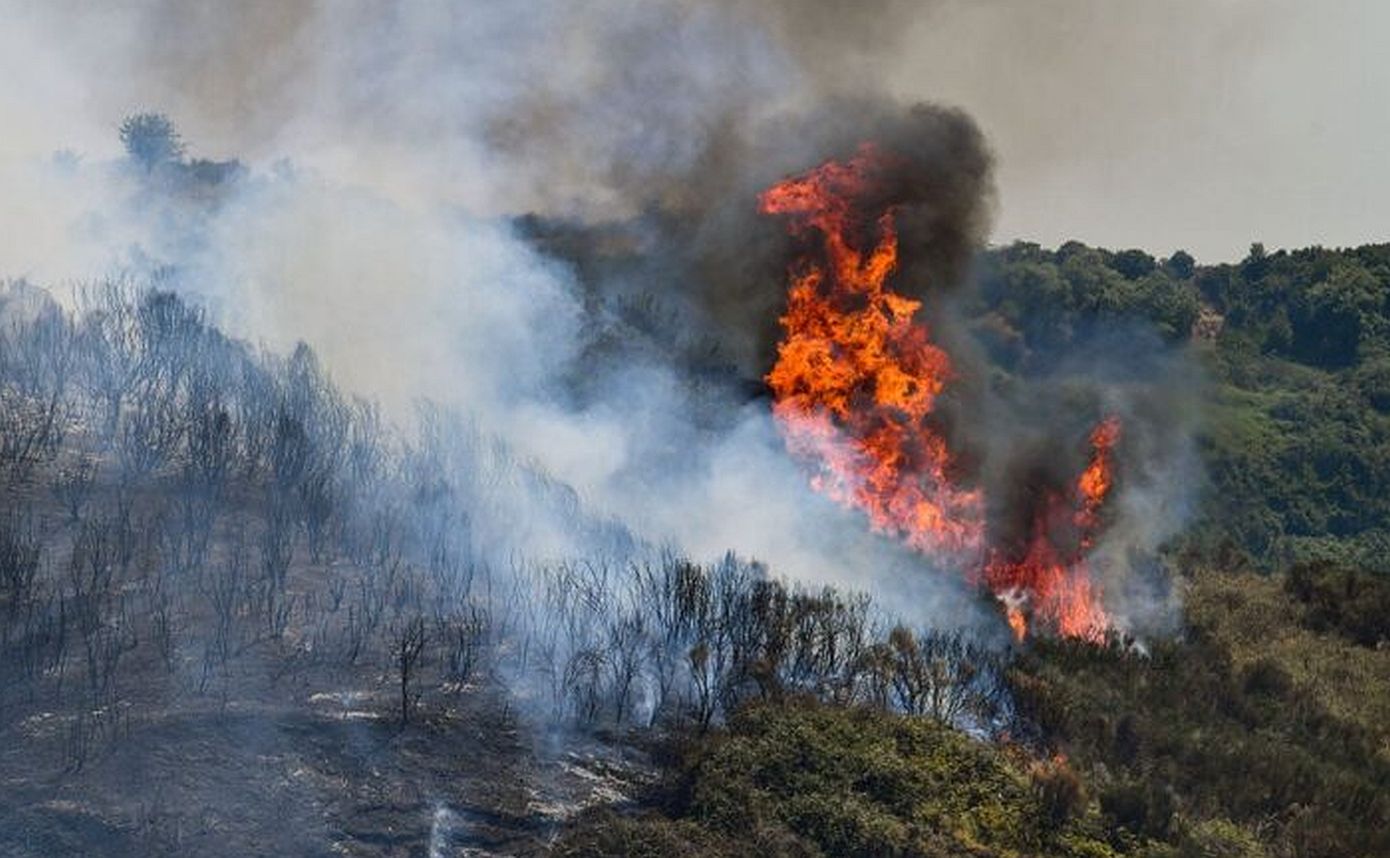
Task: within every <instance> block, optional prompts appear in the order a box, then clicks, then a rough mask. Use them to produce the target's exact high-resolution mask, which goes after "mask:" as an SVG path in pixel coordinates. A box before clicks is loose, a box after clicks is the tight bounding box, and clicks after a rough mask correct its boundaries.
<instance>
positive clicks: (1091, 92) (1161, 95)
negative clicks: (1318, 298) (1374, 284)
mask: <svg viewBox="0 0 1390 858" xmlns="http://www.w3.org/2000/svg"><path fill="white" fill-rule="evenodd" d="M906 40H907V41H908V42H909V47H908V49H907V50H905V51H904V52H903V54H904V57H905V59H904V60H903V63H902V66H901V68H899V69H896V70H894V72H893V78H892V86H893V87H894V89H895V90H896V91H898V92H900V93H903V94H906V95H923V96H926V97H935V98H938V99H941V100H943V101H947V102H952V103H956V104H959V105H961V106H963V107H965V108H966V109H968V110H969V111H970V112H971V113H973V114H974V115H975V117H976V119H977V120H978V121H979V122H980V124H981V125H982V126H983V128H984V129H985V131H986V133H987V134H988V136H989V137H990V139H991V141H992V142H993V145H994V147H995V150H996V153H997V155H998V168H999V172H998V185H999V216H998V220H997V223H996V228H995V233H994V240H995V241H1008V240H1011V239H1013V238H1027V239H1031V240H1037V241H1040V242H1042V243H1044V244H1056V243H1058V242H1060V241H1063V240H1066V239H1068V238H1079V239H1082V240H1084V241H1086V242H1088V243H1092V244H1100V245H1107V246H1113V247H1126V246H1141V247H1144V248H1145V249H1148V250H1150V251H1153V252H1155V253H1159V254H1166V253H1167V252H1170V251H1172V250H1174V249H1176V248H1179V247H1182V248H1186V249H1187V250H1188V251H1189V252H1191V253H1193V254H1194V255H1195V256H1197V258H1198V259H1199V260H1201V261H1221V260H1228V259H1233V258H1238V257H1241V256H1243V255H1244V254H1245V252H1246V250H1247V249H1248V247H1249V245H1250V243H1251V242H1253V241H1262V242H1264V243H1265V244H1266V245H1267V246H1270V247H1274V246H1280V247H1292V246H1303V245H1309V244H1324V245H1328V246H1342V245H1351V244H1360V243H1365V242H1378V241H1390V50H1387V48H1388V47H1390V3H1385V2H1375V0H1358V2H1351V0H1331V2H1313V0H1305V2H1294V0H1149V2H1123V0H1108V2H1107V0H1018V2H999V0H975V2H968V0H959V2H947V3H945V4H943V6H942V7H941V8H940V9H938V10H937V11H936V12H935V13H933V14H929V15H923V16H920V17H919V18H918V21H917V26H916V28H915V30H914V31H913V32H912V33H911V34H910V36H908V37H907V39H906Z"/></svg>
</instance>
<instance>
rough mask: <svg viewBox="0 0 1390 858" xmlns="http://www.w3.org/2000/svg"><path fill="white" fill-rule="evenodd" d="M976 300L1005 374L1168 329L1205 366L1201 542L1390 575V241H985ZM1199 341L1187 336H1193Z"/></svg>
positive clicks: (1207, 550) (1261, 560)
mask: <svg viewBox="0 0 1390 858" xmlns="http://www.w3.org/2000/svg"><path fill="white" fill-rule="evenodd" d="M980 277H981V285H982V288H981V289H980V290H979V293H978V296H977V297H976V298H975V299H974V301H973V304H972V306H971V307H970V308H969V310H970V312H971V315H972V316H973V318H974V319H975V325H976V329H977V332H978V333H979V335H980V337H981V339H982V341H983V342H984V343H985V345H986V348H987V350H988V352H989V354H990V357H991V358H992V360H993V361H994V363H995V364H996V366H997V367H998V368H999V370H1000V371H1001V372H1004V373H1008V374H1019V375H1026V374H1028V373H1030V372H1037V371H1045V370H1046V369H1047V368H1048V365H1049V361H1050V360H1052V359H1054V358H1055V357H1056V356H1057V355H1060V354H1062V353H1064V352H1066V351H1068V350H1073V349H1075V348H1076V347H1077V346H1084V345H1085V344H1086V343H1088V342H1092V341H1096V340H1103V339H1104V337H1106V336H1107V335H1117V334H1118V335H1122V336H1127V337H1128V336H1142V335H1143V333H1142V332H1144V331H1157V332H1158V335H1159V336H1161V337H1162V338H1163V339H1164V340H1166V341H1168V342H1170V343H1172V344H1174V346H1175V347H1190V348H1192V349H1194V350H1195V351H1196V352H1197V353H1198V356H1199V357H1200V359H1201V360H1202V362H1203V363H1204V364H1205V367H1206V369H1207V370H1208V373H1207V375H1208V377H1209V379H1210V389H1209V390H1208V391H1207V393H1206V399H1207V402H1206V405H1207V408H1206V416H1207V419H1206V425H1205V428H1204V431H1203V435H1202V439H1201V440H1202V450H1203V453H1204V459H1205V466H1206V471H1207V476H1208V479H1209V480H1210V485H1209V487H1208V491H1206V492H1204V493H1203V504H1202V507H1201V510H1200V513H1199V515H1198V516H1197V520H1196V522H1195V525H1194V527H1193V528H1192V531H1191V533H1190V534H1189V544H1190V546H1191V547H1193V548H1195V549H1198V550H1199V551H1200V552H1201V553H1204V554H1206V555H1207V556H1211V554H1212V552H1214V551H1218V550H1224V549H1235V550H1236V551H1237V552H1238V553H1240V554H1243V555H1244V559H1245V560H1246V561H1247V562H1252V563H1254V564H1255V565H1257V566H1259V567H1261V568H1264V569H1267V570H1277V569H1282V568H1285V567H1287V566H1288V565H1289V564H1291V563H1293V562H1297V561H1302V560H1335V561H1341V562H1349V563H1355V564H1359V565H1363V566H1368V567H1373V568H1377V569H1379V570H1381V571H1390V550H1387V549H1390V245H1371V246H1366V247H1360V248H1355V249H1350V250H1326V249H1323V248H1308V249H1304V250H1297V251H1278V252H1275V253H1267V252H1266V251H1265V249H1264V248H1263V247H1262V246H1260V245H1255V246H1254V247H1252V248H1251V251H1250V254H1249V256H1248V257H1247V258H1246V259H1245V260H1244V261H1242V262H1240V263H1238V264H1224V265H1213V266H1197V265H1195V264H1194V263H1193V260H1192V258H1191V257H1190V256H1188V255H1187V254H1185V253H1183V252H1182V251H1178V252H1177V253H1174V254H1173V255H1172V256H1171V257H1169V258H1168V259H1166V260H1156V259H1154V258H1153V257H1151V256H1149V255H1148V254H1145V253H1143V252H1142V251H1138V250H1126V251H1122V252H1119V253H1112V252H1109V251H1105V250H1100V249H1096V248H1090V247H1086V246H1085V245H1082V244H1079V243H1077V242H1070V243H1068V244H1065V245H1063V246H1062V247H1061V248H1059V249H1057V250H1056V251H1049V250H1044V249H1042V248H1040V247H1038V246H1037V245H1034V244H1022V243H1020V244H1014V245H1012V246H1009V247H1004V248H1000V249H997V250H993V251H990V252H988V253H986V254H985V255H984V256H983V257H982V260H981V264H980ZM1189 342H1190V345H1186V344H1188V343H1189Z"/></svg>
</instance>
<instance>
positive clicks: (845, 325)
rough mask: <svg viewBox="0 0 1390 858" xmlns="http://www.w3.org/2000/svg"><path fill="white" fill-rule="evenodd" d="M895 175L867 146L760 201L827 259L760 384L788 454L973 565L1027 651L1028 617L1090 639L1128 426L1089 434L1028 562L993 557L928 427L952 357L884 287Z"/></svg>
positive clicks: (896, 525)
mask: <svg viewBox="0 0 1390 858" xmlns="http://www.w3.org/2000/svg"><path fill="white" fill-rule="evenodd" d="M891 166H892V162H891V161H890V160H889V159H888V158H887V157H885V156H884V155H882V154H881V153H880V152H879V151H878V150H877V149H875V148H874V147H872V146H870V145H867V144H866V145H864V146H862V147H860V149H859V151H858V152H857V153H856V154H855V156H854V157H853V158H851V159H849V160H848V161H846V162H843V163H841V162H836V161H830V162H827V163H826V164H823V165H822V166H820V167H818V168H816V169H814V170H811V171H809V172H807V173H804V174H802V175H800V176H795V177H792V178H790V179H787V180H785V181H782V182H779V183H778V184H776V185H774V186H773V187H771V188H769V189H768V190H767V191H765V192H763V194H762V195H761V196H760V198H759V203H760V207H761V210H762V211H763V212H764V213H767V214H780V215H786V216H787V217H788V218H789V220H790V226H791V229H792V232H793V234H795V235H814V236H817V237H818V238H819V239H820V243H821V245H822V250H823V252H822V253H821V254H813V255H807V256H806V257H804V258H802V259H800V260H799V261H798V262H797V263H796V264H794V265H793V266H792V268H791V272H790V276H791V284H790V289H789V293H788V297H787V311H786V314H785V315H783V316H782V318H781V323H782V328H783V332H784V336H783V338H782V341H781V343H779V344H778V347H777V360H776V362H775V364H774V365H773V367H772V370H771V372H769V373H768V375H767V383H768V385H769V386H770V387H771V389H772V392H773V395H774V404H773V414H774V416H775V417H776V419H777V422H778V425H779V427H780V429H781V431H782V435H783V438H784V439H785V441H786V444H787V448H788V449H789V450H790V451H791V453H792V454H793V455H794V456H796V457H798V458H800V459H802V460H804V461H807V462H811V463H813V464H814V465H815V466H816V471H815V473H814V474H813V476H812V485H813V486H814V487H815V488H816V489H817V490H818V491H821V492H823V493H825V494H826V495H828V496H829V497H831V498H832V499H834V500H836V501H837V502H839V503H842V504H845V505H847V506H852V507H855V508H857V509H860V510H862V511H863V512H864V513H865V514H866V515H867V517H868V519H869V523H870V526H871V527H872V528H873V529H874V530H875V531H877V532H880V533H885V534H889V535H892V536H895V537H898V538H900V539H902V540H904V541H905V542H906V543H907V544H908V545H909V546H911V547H912V548H914V549H917V550H919V551H923V552H929V553H934V554H936V553H942V552H946V553H950V554H953V555H955V556H957V557H960V558H963V559H966V560H969V561H970V562H972V563H974V564H976V565H977V567H978V568H979V570H980V571H979V572H978V573H977V574H976V576H975V577H976V578H978V579H981V580H982V582H983V583H984V584H985V585H986V586H988V587H989V589H990V591H991V592H992V593H993V594H994V595H995V596H996V597H997V598H998V599H999V600H1000V602H1001V604H1003V606H1004V609H1005V616H1006V619H1007V620H1008V623H1009V625H1010V627H1011V628H1012V630H1013V632H1014V634H1015V636H1017V637H1018V638H1019V639H1020V640H1021V639H1022V638H1023V637H1024V636H1025V635H1026V634H1027V631H1028V627H1029V622H1030V619H1041V620H1043V621H1044V622H1045V624H1046V625H1047V627H1049V628H1051V629H1053V630H1055V631H1056V632H1057V633H1059V634H1062V635H1067V636H1080V637H1086V638H1097V637H1099V636H1100V635H1101V634H1103V633H1104V630H1105V628H1106V627H1107V626H1108V618H1107V616H1106V614H1105V612H1104V610H1103V608H1102V607H1101V604H1100V598H1099V595H1100V594H1099V591H1098V588H1097V587H1096V586H1095V585H1094V584H1093V583H1092V580H1091V575H1090V570H1089V568H1088V566H1087V564H1086V560H1085V552H1087V551H1089V549H1090V548H1091V547H1092V544H1093V542H1094V534H1095V530H1096V529H1097V526H1098V523H1099V512H1100V508H1101V505H1102V504H1103V502H1104V501H1105V499H1106V497H1107V496H1108V494H1109V492H1110V489H1111V486H1112V483H1113V481H1114V477H1113V467H1112V464H1113V463H1112V458H1113V457H1112V452H1111V451H1112V448H1113V447H1114V445H1115V443H1116V442H1117V441H1118V439H1119V432H1120V424H1119V421H1118V420H1117V419H1115V418H1107V419H1106V420H1105V421H1103V422H1102V423H1101V424H1100V425H1098V426H1097V427H1096V428H1095V430H1093V432H1092V433H1091V438H1090V444H1091V451H1092V452H1091V459H1090V463H1089V465H1088V466H1087V468H1086V470H1085V471H1084V472H1083V473H1082V475H1081V477H1080V478H1079V479H1078V481H1077V483H1076V487H1075V497H1068V498H1049V499H1048V502H1047V503H1046V504H1044V506H1043V512H1042V513H1041V514H1040V515H1039V516H1038V517H1037V520H1036V521H1035V522H1034V525H1033V532H1032V537H1031V540H1030V542H1029V543H1028V547H1027V549H1026V551H1025V552H1023V555H1022V556H1021V557H1007V556H1005V555H1004V554H1003V553H1002V552H1000V551H997V550H994V549H987V548H986V546H985V517H984V495H983V492H982V491H981V490H980V489H978V488H966V487H961V486H959V485H957V483H956V481H955V479H954V478H953V472H954V470H955V467H954V466H955V462H954V459H953V456H952V454H951V451H950V449H949V448H948V446H947V442H946V439H945V437H944V436H943V435H942V434H941V432H940V431H939V430H938V429H937V428H936V427H935V426H934V424H933V421H932V415H933V412H934V411H935V408H936V400H937V397H938V396H939V395H940V394H941V393H942V391H943V390H944V389H945V388H946V385H947V383H948V382H950V381H951V380H952V378H953V375H954V373H953V369H952V365H951V360H950V357H949V356H948V355H947V354H946V352H945V351H943V350H942V349H941V348H940V347H939V346H937V345H935V344H934V343H933V342H932V341H931V338H930V332H929V329H928V327H927V325H926V324H925V323H924V322H923V321H922V320H921V319H920V318H918V317H917V316H918V310H919V309H920V308H921V306H922V303H921V302H920V301H917V300H914V299H912V298H909V297H906V296H904V295H899V294H897V293H896V292H894V291H893V290H891V289H890V288H888V285H887V284H888V280H889V278H890V277H891V276H892V275H893V274H894V273H895V272H896V270H897V265H898V237H897V232H896V229H895V226H894V215H895V213H896V207H895V206H893V205H891V204H883V205H882V206H881V211H877V212H873V213H872V214H870V215H865V214H864V209H866V208H869V207H870V205H869V200H870V199H872V198H874V197H876V196H883V195H884V192H885V191H886V190H888V188H887V187H886V184H887V168H889V167H891ZM861 244H862V245H868V246H866V247H861V246H859V245H861ZM1068 507H1071V508H1072V509H1071V514H1070V515H1066V512H1067V510H1068ZM1065 525H1069V526H1070V528H1071V529H1072V532H1073V533H1074V534H1075V535H1076V539H1075V542H1076V547H1075V549H1074V550H1071V551H1064V550H1062V549H1061V548H1059V547H1058V545H1057V543H1058V541H1059V540H1057V539H1056V538H1055V536H1054V534H1055V533H1056V532H1057V530H1058V528H1059V527H1060V526H1065Z"/></svg>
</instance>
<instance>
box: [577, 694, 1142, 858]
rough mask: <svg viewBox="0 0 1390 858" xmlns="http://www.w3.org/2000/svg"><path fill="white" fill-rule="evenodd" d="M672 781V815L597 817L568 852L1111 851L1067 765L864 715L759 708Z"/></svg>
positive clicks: (686, 756)
mask: <svg viewBox="0 0 1390 858" xmlns="http://www.w3.org/2000/svg"><path fill="white" fill-rule="evenodd" d="M672 777H673V783H671V784H670V785H668V788H669V790H670V793H669V794H668V795H667V796H665V801H664V803H665V805H666V809H667V814H666V815H662V814H651V815H647V816H644V817H637V818H622V817H617V816H614V815H613V814H611V813H602V814H596V815H594V816H592V817H591V818H589V819H588V820H586V821H585V823H584V824H583V825H582V826H581V827H580V828H579V829H578V830H577V831H576V832H574V833H573V834H572V835H571V837H570V841H569V843H568V845H567V847H566V848H564V849H562V850H560V851H561V854H566V853H568V854H614V855H616V854H621V855H644V854H650V855H656V854H676V855H680V854H691V855H694V854H705V855H711V854H713V855H719V854H724V855H750V854H760V855H766V856H781V855H786V856H792V855H796V856H820V855H825V856H893V855H926V856H960V855H976V856H1023V855H1029V856H1054V855H1055V856H1063V855H1067V856H1083V855H1085V856H1106V855H1113V854H1116V853H1115V851H1114V850H1113V849H1112V848H1111V847H1110V846H1108V845H1107V844H1106V843H1105V842H1104V841H1103V840H1102V839H1101V836H1100V832H1101V831H1102V826H1101V819H1100V817H1099V816H1098V815H1097V814H1096V813H1095V812H1093V811H1092V810H1088V805H1087V802H1086V800H1085V797H1084V795H1083V794H1082V792H1081V785H1080V782H1079V781H1078V780H1077V779H1076V777H1075V775H1074V774H1072V773H1071V772H1070V770H1069V769H1068V768H1067V766H1066V765H1065V763H1062V762H1060V761H1058V762H1052V763H1031V762H1029V761H1028V760H1027V759H1025V758H1024V757H1022V756H1021V755H1016V754H1013V753H1011V752H1010V751H1008V750H1007V749H1006V750H999V749H996V748H993V747H991V746H989V745H985V744H982V743H979V742H976V741H974V740H972V739H970V738H968V737H967V736H965V735H964V734H962V733H960V732H958V731H956V730H953V729H951V728H948V727H945V726H943V725H941V724H939V723H938V722H935V721H933V720H928V719H923V718H910V717H905V716H899V715H889V714H884V713H883V712H881V711H877V710H872V709H868V708H843V707H834V706H825V705H819V704H814V703H811V702H809V701H795V702H788V703H784V704H780V705H779V704H772V703H761V704H754V705H750V706H748V707H746V708H745V709H743V710H742V711H741V712H740V713H739V714H738V715H737V716H736V717H735V718H734V719H733V720H732V722H731V723H730V724H729V725H728V728H727V730H726V731H724V732H722V733H720V734H718V735H716V736H714V737H712V738H710V739H708V740H704V741H701V742H698V743H696V744H695V745H694V746H693V747H690V748H687V749H685V751H684V753H683V754H681V755H680V757H679V761H678V762H677V763H676V766H675V770H674V772H673V775H672ZM672 817H674V819H673V818H672Z"/></svg>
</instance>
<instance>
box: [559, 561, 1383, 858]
mask: <svg viewBox="0 0 1390 858" xmlns="http://www.w3.org/2000/svg"><path fill="white" fill-rule="evenodd" d="M1300 574H1301V577H1296V576H1290V577H1288V578H1284V579H1281V578H1269V577H1264V576H1259V575H1255V574H1251V573H1239V574H1229V575H1228V574H1214V573H1204V574H1201V575H1198V576H1197V577H1196V578H1195V579H1194V580H1192V581H1191V582H1190V586H1189V589H1188V593H1187V600H1188V611H1187V614H1188V615H1187V627H1188V629H1189V634H1188V635H1187V637H1186V638H1185V639H1181V640H1172V641H1166V642H1161V643H1157V644H1155V645H1154V646H1153V650H1152V652H1149V653H1147V654H1142V653H1139V652H1137V651H1135V650H1134V649H1132V648H1130V647H1125V646H1121V645H1119V644H1118V643H1116V644H1114V645H1111V646H1106V647H1097V646H1094V645H1091V644H1086V643H1078V642H1071V641H1060V642H1059V641H1040V642H1037V643H1036V644H1035V646H1033V647H1032V648H1031V649H1030V650H1029V651H1028V652H1027V653H1026V654H1024V655H1023V656H1022V657H1021V658H1020V659H1019V661H1018V662H1017V663H1016V665H1015V669H1014V671H1013V676H1012V686H1013V690H1014V695H1015V699H1016V702H1017V704H1018V706H1019V714H1020V715H1021V716H1022V718H1021V720H1020V724H1021V725H1023V726H1024V727H1025V729H1026V735H1025V737H1021V738H1024V741H1022V742H1021V743H1010V742H1008V741H1006V742H1004V743H1002V744H1000V745H994V744H988V743H981V742H977V741H975V740H973V739H970V738H968V737H967V736H965V735H964V734H962V733H960V732H958V731H956V730H953V729H951V728H948V727H945V726H942V725H941V724H939V723H938V722H934V721H932V720H928V719H921V718H907V717H903V716H895V715H889V714H884V713H882V712H881V711H875V710H869V709H866V708H859V709H850V708H842V707H834V706H826V705H816V704H810V703H806V702H802V701H792V702H784V703H781V704H777V703H771V702H761V703H756V704H751V705H750V706H748V707H747V708H745V709H743V710H742V711H741V712H740V713H739V714H738V715H737V716H736V717H735V718H734V719H733V720H732V721H731V722H730V723H729V724H728V726H727V728H726V729H725V730H723V731H721V732H717V733H715V734H713V735H711V736H710V737H707V738H703V739H699V740H696V741H694V742H692V743H691V744H689V745H687V746H686V747H684V748H682V749H680V751H679V752H677V753H676V754H675V755H674V757H673V759H672V760H671V761H670V766H669V769H668V779H667V781H666V782H665V783H664V784H663V787H662V789H660V790H658V791H657V793H656V795H654V796H653V800H652V801H651V802H650V803H649V809H648V810H645V811H643V812H641V813H638V814H634V815H626V816H624V815H619V814H615V813H613V812H611V811H603V812H598V813H593V814H591V815H589V816H587V817H586V818H584V819H583V820H582V821H581V823H580V825H579V826H578V827H577V828H576V829H575V830H574V831H572V832H571V833H570V835H569V836H568V839H567V840H566V841H565V846H564V848H563V849H561V850H560V853H561V854H606V855H768V856H771V855H809V856H817V855H837V856H838V855H924V856H936V855H941V856H947V855H949V856H958V855H978V856H996V855H998V856H1004V855H1010V856H1013V855H1018V856H1023V855H1027V856H1047V855H1090V856H1103V855H1136V856H1148V858H1187V856H1194V858H1196V857H1197V856H1230V858H1259V856H1280V858H1284V857H1285V856H1287V858H1314V856H1327V858H1333V857H1334V856H1347V855H1358V856H1359V855H1384V854H1390V712H1387V711H1385V710H1386V709H1387V708H1390V650H1385V649H1378V648H1374V647H1367V646H1362V645H1360V644H1358V643H1356V642H1355V641H1354V640H1351V639H1348V638H1347V637H1346V636H1344V635H1342V634H1340V633H1338V631H1336V630H1329V631H1327V632H1319V631H1314V628H1315V627H1317V626H1318V625H1319V624H1320V623H1321V622H1322V621H1321V620H1319V617H1320V616H1321V615H1322V613H1323V612H1324V611H1325V610H1326V606H1327V604H1329V603H1335V602H1337V601H1338V598H1337V594H1339V593H1342V592H1345V591H1344V590H1343V589H1342V584H1344V582H1345V581H1346V580H1347V578H1346V577H1345V575H1346V574H1347V573H1343V572H1338V571H1332V570H1329V569H1325V568H1323V569H1320V570H1319V571H1317V572H1316V574H1313V573H1307V572H1305V573H1300ZM1310 574H1312V577H1313V580H1314V583H1312V584H1308V583H1306V582H1305V583H1300V581H1305V579H1307V578H1308V577H1309V575H1310ZM1356 580H1358V581H1359V580H1361V579H1359V578H1358V579H1356ZM1370 580H1372V581H1376V580H1379V579H1370ZM1358 586H1362V585H1358ZM1364 586H1365V587H1366V588H1370V587H1373V586H1374V584H1365V585H1364ZM1306 588H1311V590H1312V591H1313V592H1314V595H1311V596H1309V599H1308V600H1304V599H1303V596H1302V595H1301V594H1302V593H1303V591H1304V589H1306ZM1356 592H1358V593H1362V594H1364V593H1366V592H1371V590H1369V589H1365V590H1357V591H1356Z"/></svg>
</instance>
